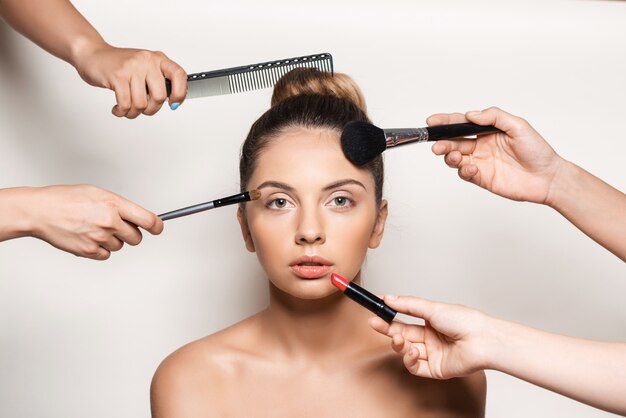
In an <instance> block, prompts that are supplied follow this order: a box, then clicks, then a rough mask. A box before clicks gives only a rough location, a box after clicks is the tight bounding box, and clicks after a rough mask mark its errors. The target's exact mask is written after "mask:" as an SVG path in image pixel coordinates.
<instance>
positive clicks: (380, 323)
mask: <svg viewBox="0 0 626 418" xmlns="http://www.w3.org/2000/svg"><path fill="white" fill-rule="evenodd" d="M368 322H369V324H370V327H372V328H373V329H374V331H376V332H378V333H380V334H383V335H386V336H390V335H391V334H389V333H388V331H389V328H390V324H388V323H387V322H385V321H384V320H383V319H382V318H380V317H378V316H375V317H373V318H370V319H369V321H368Z"/></svg>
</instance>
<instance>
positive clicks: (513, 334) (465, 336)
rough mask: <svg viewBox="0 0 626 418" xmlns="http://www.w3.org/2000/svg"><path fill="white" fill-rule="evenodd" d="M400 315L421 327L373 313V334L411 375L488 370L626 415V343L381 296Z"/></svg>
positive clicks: (439, 376) (436, 375) (417, 300)
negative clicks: (420, 321) (386, 341)
mask: <svg viewBox="0 0 626 418" xmlns="http://www.w3.org/2000/svg"><path fill="white" fill-rule="evenodd" d="M385 302H386V303H387V304H388V305H389V306H391V307H392V308H393V309H396V310H397V311H398V312H402V313H405V314H407V315H411V316H413V317H415V318H421V319H423V320H424V321H426V322H425V325H424V326H421V325H415V324H403V323H401V322H397V321H394V322H393V323H392V324H391V325H389V324H387V323H386V322H384V321H382V320H381V319H380V318H371V319H370V325H371V326H372V328H374V329H375V330H376V331H378V332H380V333H381V334H383V335H387V336H389V337H390V338H391V340H392V342H391V346H392V348H393V349H394V351H396V352H397V353H398V354H399V355H400V356H401V357H402V360H403V362H404V365H405V367H406V368H407V370H408V371H409V372H411V373H412V374H414V375H415V376H420V377H429V378H435V379H449V378H452V377H458V376H466V375H468V374H471V373H475V372H476V371H477V370H484V369H492V370H498V371H500V372H503V373H507V374H509V375H511V376H515V377H517V378H519V379H522V380H525V381H527V382H530V383H533V384H535V385H538V386H541V387H543V388H546V389H548V390H552V391H554V392H557V393H560V394H561V395H564V396H568V397H570V398H572V399H575V400H577V401H579V402H583V403H585V404H587V405H590V406H593V407H596V408H600V409H603V410H605V411H609V412H612V413H615V414H619V415H626V399H625V398H624V393H626V344H625V343H616V342H603V341H592V340H585V339H581V338H572V337H567V336H563V335H557V334H551V333H547V332H544V331H541V330H537V329H533V328H530V327H527V326H524V325H520V324H515V323H512V322H508V321H503V320H500V319H497V318H492V317H489V316H487V315H485V314H483V313H482V312H479V311H476V310H473V309H470V308H466V307H464V306H460V305H449V304H446V303H439V302H432V301H429V300H425V299H420V298H415V297H410V296H401V297H396V296H385Z"/></svg>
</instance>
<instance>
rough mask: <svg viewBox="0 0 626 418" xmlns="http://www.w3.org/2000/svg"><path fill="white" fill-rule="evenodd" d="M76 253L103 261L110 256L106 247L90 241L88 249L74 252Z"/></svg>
mask: <svg viewBox="0 0 626 418" xmlns="http://www.w3.org/2000/svg"><path fill="white" fill-rule="evenodd" d="M76 255H77V256H79V257H85V258H91V259H92V260H99V261H104V260H107V259H108V258H109V257H111V252H110V251H109V250H107V249H106V248H103V247H101V246H99V245H96V244H93V243H92V244H91V245H90V247H89V248H88V249H86V250H84V251H82V252H79V253H76Z"/></svg>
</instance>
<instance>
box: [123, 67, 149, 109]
mask: <svg viewBox="0 0 626 418" xmlns="http://www.w3.org/2000/svg"><path fill="white" fill-rule="evenodd" d="M130 96H131V104H130V110H129V111H128V113H127V114H126V117H127V118H128V119H135V118H136V117H137V116H139V115H140V114H141V113H142V112H143V111H144V110H146V107H148V97H147V95H146V77H145V75H144V76H140V75H134V76H133V77H132V78H131V79H130Z"/></svg>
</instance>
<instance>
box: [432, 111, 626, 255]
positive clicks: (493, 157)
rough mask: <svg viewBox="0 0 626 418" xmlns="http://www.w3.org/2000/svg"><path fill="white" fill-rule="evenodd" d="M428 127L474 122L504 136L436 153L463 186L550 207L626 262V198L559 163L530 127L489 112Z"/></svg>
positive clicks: (445, 145)
mask: <svg viewBox="0 0 626 418" xmlns="http://www.w3.org/2000/svg"><path fill="white" fill-rule="evenodd" d="M427 122H428V124H429V125H442V124H449V123H462V122H474V123H477V124H479V125H494V126H496V127H497V128H499V129H500V130H502V131H504V133H498V134H488V135H481V136H480V137H478V139H477V140H461V141H438V142H436V143H435V144H434V145H433V147H432V150H433V152H434V153H435V154H436V155H444V156H445V157H444V159H445V162H446V164H448V166H450V167H452V168H455V169H457V170H458V173H459V177H461V178H462V179H463V180H466V181H469V182H471V183H474V184H476V185H478V186H480V187H482V188H484V189H486V190H489V191H490V192H492V193H495V194H497V195H499V196H502V197H506V198H508V199H512V200H519V201H527V202H533V203H539V204H544V205H547V206H549V207H551V208H553V209H555V210H556V211H558V212H559V213H560V214H561V215H563V216H564V217H565V218H567V220H569V221H570V222H571V223H572V224H574V225H575V226H576V227H577V228H578V229H580V230H581V231H582V232H584V233H585V234H587V235H588V236H589V237H590V238H591V239H593V240H594V241H596V242H597V243H598V244H600V245H602V246H603V247H604V248H606V249H607V250H609V251H611V252H612V253H613V254H615V255H616V256H618V257H619V258H620V259H622V260H623V261H626V240H625V239H624V237H626V194H624V193H622V192H621V191H619V190H617V189H615V188H614V187H611V186H610V185H608V184H607V183H605V182H604V181H602V180H600V179H599V178H597V177H595V176H593V175H592V174H590V173H588V172H587V171H585V170H583V169H582V168H580V167H578V166H577V165H576V164H573V163H571V162H569V161H567V160H565V159H563V158H562V157H560V156H559V155H558V154H557V153H556V152H555V151H554V150H553V149H552V147H551V146H550V145H549V144H548V143H547V142H546V140H545V139H543V138H542V137H541V135H539V133H537V131H535V130H534V129H533V127H532V126H530V124H529V123H528V122H527V121H525V120H524V119H522V118H519V117H517V116H513V115H511V114H509V113H506V112H505V111H503V110H501V109H498V108H497V107H491V108H489V109H485V110H482V111H472V112H467V113H465V114H460V113H450V114H436V115H433V116H431V117H429V118H428V121H427ZM580 202H585V204H584V205H581V204H580Z"/></svg>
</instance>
